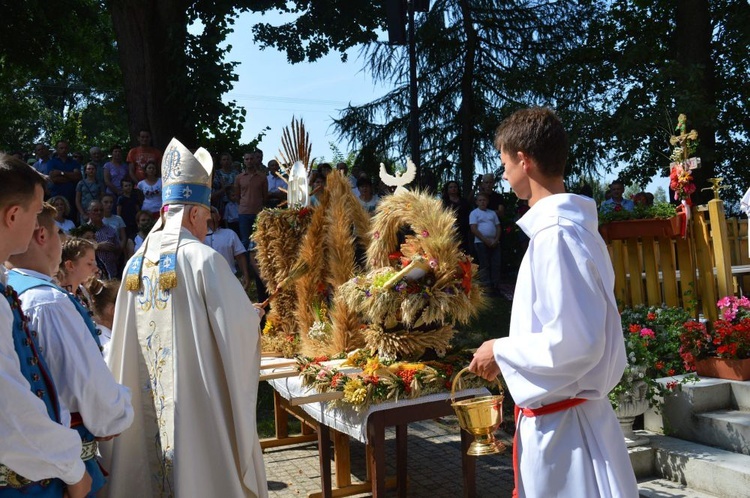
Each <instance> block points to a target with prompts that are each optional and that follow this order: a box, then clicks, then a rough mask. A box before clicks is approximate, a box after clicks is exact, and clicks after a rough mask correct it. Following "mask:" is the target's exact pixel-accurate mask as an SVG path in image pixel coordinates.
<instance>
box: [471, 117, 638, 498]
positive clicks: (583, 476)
mask: <svg viewBox="0 0 750 498" xmlns="http://www.w3.org/2000/svg"><path fill="white" fill-rule="evenodd" d="M495 146H496V147H497V149H498V150H499V151H500V157H501V159H502V162H503V164H504V165H505V173H504V175H503V177H504V178H505V180H507V181H508V182H509V183H510V186H511V188H513V190H514V192H515V193H516V195H518V197H519V198H521V199H528V201H529V206H531V208H530V209H529V211H528V212H527V213H526V214H525V215H524V216H523V217H522V218H521V219H520V220H518V222H517V223H518V225H519V226H520V227H521V228H522V229H523V230H524V232H526V234H527V235H528V236H529V237H530V239H531V240H530V242H529V247H528V250H527V251H526V254H525V256H524V258H523V261H522V263H521V267H520V269H519V274H518V280H517V284H516V290H515V295H514V299H513V310H512V314H511V322H510V336H509V337H506V338H501V339H496V340H490V341H487V342H485V343H484V344H482V345H481V346H480V347H479V349H478V350H477V352H476V353H475V354H474V359H473V361H472V362H471V365H470V367H469V368H470V369H471V371H472V372H474V373H476V374H478V375H480V376H482V377H484V378H485V379H494V378H495V377H496V376H497V375H498V374H502V375H503V377H504V379H505V381H506V383H507V386H508V389H509V391H510V394H511V395H512V396H513V400H514V401H515V402H516V406H517V411H518V412H519V413H518V415H517V421H516V440H515V444H514V447H513V450H514V457H516V458H514V463H515V465H516V469H515V470H516V471H515V475H516V490H515V493H517V496H521V497H535V498H549V497H552V496H559V497H570V498H574V497H576V498H577V497H583V496H586V497H625V498H631V497H634V496H638V490H637V485H636V480H635V476H634V473H633V468H632V467H631V464H630V459H629V458H628V453H627V449H626V447H625V442H624V439H623V437H622V432H621V431H620V426H619V424H618V422H617V418H616V416H615V414H614V411H613V410H612V407H611V405H610V403H609V399H608V397H607V394H608V393H609V391H610V390H611V389H612V388H613V387H614V386H615V385H616V384H617V383H618V382H619V380H620V377H621V376H622V373H623V371H624V369H625V364H626V358H625V347H624V343H623V339H622V337H623V336H622V329H621V325H620V314H619V313H618V310H617V303H616V302H615V298H614V291H613V289H614V273H613V269H612V264H611V262H610V259H609V255H608V253H607V248H606V246H605V244H604V241H603V240H602V238H601V236H600V235H599V232H598V230H597V211H596V204H595V203H594V201H593V200H592V199H589V198H585V197H581V196H577V195H573V194H567V193H565V187H564V185H563V174H564V171H565V161H566V158H567V154H568V142H567V136H566V134H565V130H564V129H563V126H562V124H561V123H560V121H559V119H558V118H557V116H556V115H555V114H554V113H553V112H552V111H551V110H549V109H543V108H534V109H526V110H522V111H518V112H516V113H515V114H513V115H512V116H510V117H509V118H508V119H506V120H505V121H504V122H503V123H502V124H501V125H500V127H499V128H498V130H497V134H496V136H495Z"/></svg>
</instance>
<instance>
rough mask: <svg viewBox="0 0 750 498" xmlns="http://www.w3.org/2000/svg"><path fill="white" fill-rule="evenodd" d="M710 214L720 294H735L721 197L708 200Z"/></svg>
mask: <svg viewBox="0 0 750 498" xmlns="http://www.w3.org/2000/svg"><path fill="white" fill-rule="evenodd" d="M708 216H709V219H710V220H711V235H712V237H711V240H712V242H713V248H714V264H715V265H716V283H717V287H718V291H719V296H721V297H723V296H731V295H733V294H734V284H733V282H732V255H731V251H730V248H729V237H728V236H727V219H726V216H725V215H724V202H723V201H722V200H721V199H711V200H710V201H708Z"/></svg>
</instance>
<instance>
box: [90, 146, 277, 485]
mask: <svg viewBox="0 0 750 498" xmlns="http://www.w3.org/2000/svg"><path fill="white" fill-rule="evenodd" d="M212 167H213V164H212V160H211V155H210V153H209V152H208V151H206V150H205V149H202V148H201V149H198V150H197V151H196V152H195V155H193V154H192V153H191V152H190V151H189V150H187V149H186V148H185V147H184V146H183V145H182V144H181V143H180V142H178V141H177V140H176V139H173V140H172V142H171V143H170V144H169V146H168V147H167V150H166V151H165V154H164V160H163V162H162V178H163V181H164V189H163V191H162V192H163V194H162V195H163V200H164V205H165V208H166V210H165V211H163V212H162V218H161V219H160V220H159V222H158V224H157V225H156V227H155V228H154V229H153V230H152V231H151V232H150V233H149V235H148V237H147V238H146V240H145V241H144V243H143V245H142V246H141V248H140V249H139V250H138V252H136V253H135V255H133V257H132V258H131V259H130V261H129V262H128V265H127V269H126V277H125V280H124V282H123V285H122V287H121V288H120V293H119V297H118V299H117V305H116V309H115V318H114V330H113V331H112V341H111V344H112V349H111V357H110V366H111V368H112V371H113V372H114V373H115V377H116V379H117V380H118V381H120V382H123V383H124V384H125V385H127V386H129V387H130V388H131V390H132V392H133V405H134V406H135V407H136V416H135V421H134V423H133V427H132V428H131V430H130V431H129V433H128V437H127V438H116V439H115V440H113V441H111V442H109V443H102V454H103V456H104V457H105V461H108V462H109V464H108V467H109V468H111V472H112V478H111V483H110V486H109V497H110V498H130V497H133V496H138V497H141V498H149V497H152V496H178V497H180V496H196V497H198V496H200V497H203V496H222V497H224V496H226V497H229V496H231V497H233V498H240V497H248V498H249V497H265V496H267V495H268V491H267V484H266V476H265V468H264V466H263V456H262V454H261V450H260V443H259V441H258V435H257V432H256V415H255V414H256V401H257V394H258V374H259V369H260V333H259V330H258V328H259V323H260V318H259V314H258V313H257V312H256V310H255V308H254V307H253V306H252V304H251V303H250V301H249V299H248V298H247V295H246V294H245V291H244V289H243V288H242V285H241V284H240V283H239V281H238V280H237V278H235V276H234V275H233V274H232V271H231V270H230V268H229V265H227V262H226V260H225V259H224V258H223V257H222V256H221V255H220V254H219V253H217V252H216V251H214V250H213V249H211V248H210V247H208V246H207V245H205V244H203V240H204V239H205V237H206V232H207V231H208V224H207V222H208V219H209V217H210V213H211V211H210V198H211V180H210V177H211V170H212ZM178 172H179V176H178V175H177V173H178ZM264 180H265V178H264ZM144 386H145V388H144ZM178 400H179V413H178V409H177V401H178ZM178 415H179V416H178Z"/></svg>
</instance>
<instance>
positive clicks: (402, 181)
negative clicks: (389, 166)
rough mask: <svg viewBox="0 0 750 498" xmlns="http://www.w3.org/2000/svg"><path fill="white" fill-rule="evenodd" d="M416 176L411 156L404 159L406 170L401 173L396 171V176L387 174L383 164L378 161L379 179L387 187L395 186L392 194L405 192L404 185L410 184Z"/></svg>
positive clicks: (415, 168)
mask: <svg viewBox="0 0 750 498" xmlns="http://www.w3.org/2000/svg"><path fill="white" fill-rule="evenodd" d="M416 177H417V165H416V164H414V163H413V162H412V160H411V158H409V159H407V160H406V171H404V172H403V173H401V172H399V171H397V172H396V176H393V175H391V174H389V173H388V171H386V169H385V164H383V163H380V179H381V180H383V183H385V184H386V185H388V186H389V187H396V191H395V192H393V193H394V194H397V193H399V192H401V191H404V192H405V191H406V190H407V189H406V188H404V185H408V184H410V183H411V182H413V181H414V178H416Z"/></svg>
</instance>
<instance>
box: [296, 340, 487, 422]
mask: <svg viewBox="0 0 750 498" xmlns="http://www.w3.org/2000/svg"><path fill="white" fill-rule="evenodd" d="M333 359H336V358H332V357H328V356H319V357H316V358H310V357H305V356H298V357H297V371H298V372H299V376H300V378H301V379H302V385H303V386H305V387H310V388H313V389H315V390H316V391H318V392H322V393H324V392H332V391H340V392H342V393H343V396H342V398H341V399H337V400H335V401H334V402H333V403H334V404H344V405H345V406H346V405H348V406H351V407H353V408H354V409H356V410H363V409H366V408H367V407H368V406H370V405H371V404H377V403H382V402H384V401H390V400H394V401H396V400H399V399H402V398H407V399H410V398H418V397H420V396H426V395H428V394H433V393H437V392H443V391H450V390H451V382H452V381H453V376H454V375H455V374H456V373H458V372H459V371H460V370H461V369H462V368H463V367H465V366H466V365H468V363H469V361H470V360H471V353H468V352H463V353H456V354H452V355H447V356H446V357H444V358H441V359H440V360H435V361H424V362H406V361H388V360H384V359H382V358H380V357H379V356H377V355H375V354H373V353H372V352H371V351H369V350H362V349H360V350H357V351H355V352H353V353H352V354H350V355H349V356H348V357H346V360H345V361H344V362H343V363H341V364H340V365H339V366H340V367H352V368H351V369H349V368H344V369H342V368H337V367H333V366H330V365H326V364H325V363H326V362H328V361H330V360H333ZM349 370H351V371H349ZM357 370H359V371H357ZM462 383H463V387H464V388H474V387H491V384H489V383H487V382H486V381H485V380H483V379H481V378H479V377H469V378H468V379H467V380H463V378H462Z"/></svg>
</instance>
